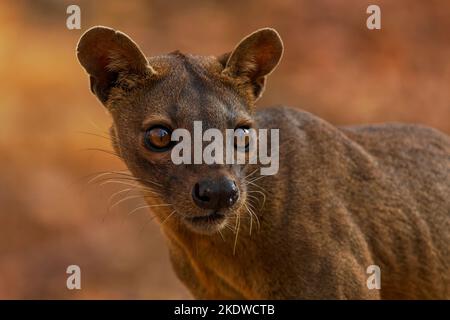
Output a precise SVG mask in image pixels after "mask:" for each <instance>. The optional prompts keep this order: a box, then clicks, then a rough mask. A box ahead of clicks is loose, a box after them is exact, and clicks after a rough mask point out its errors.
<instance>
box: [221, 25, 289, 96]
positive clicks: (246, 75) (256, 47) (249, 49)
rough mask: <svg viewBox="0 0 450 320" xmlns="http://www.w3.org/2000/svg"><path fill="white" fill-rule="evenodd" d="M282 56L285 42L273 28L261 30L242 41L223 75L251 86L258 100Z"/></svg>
mask: <svg viewBox="0 0 450 320" xmlns="http://www.w3.org/2000/svg"><path fill="white" fill-rule="evenodd" d="M282 55H283V41H282V40H281V37H280V35H279V34H278V32H277V31H276V30H275V29H272V28H264V29H260V30H257V31H255V32H253V33H252V34H250V35H248V36H247V37H245V38H244V39H242V40H241V42H240V43H239V44H238V45H237V46H236V48H235V49H234V50H233V51H232V52H231V54H229V56H228V60H227V62H226V64H225V69H224V70H223V73H224V74H227V75H229V76H231V77H234V78H237V79H240V80H242V81H244V82H246V83H248V84H249V85H251V86H252V91H253V94H254V96H255V99H257V98H259V97H260V96H261V94H262V92H263V90H264V85H265V80H266V76H267V75H269V74H270V73H271V72H272V71H273V70H274V69H275V67H276V66H277V65H278V63H279V62H280V60H281V56H282ZM225 56H226V55H224V56H223V57H225Z"/></svg>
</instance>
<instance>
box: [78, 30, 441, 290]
mask: <svg viewBox="0 0 450 320" xmlns="http://www.w3.org/2000/svg"><path fill="white" fill-rule="evenodd" d="M282 48H283V46H282V42H281V40H280V38H279V36H278V34H277V33H276V32H275V31H274V30H273V29H262V30H259V31H257V32H255V33H253V34H252V35H250V36H249V37H247V38H245V39H244V40H243V41H242V42H241V43H240V44H239V45H238V46H237V47H236V48H235V50H234V51H232V53H229V54H225V55H223V56H221V57H219V58H216V57H199V56H193V55H187V54H182V53H179V52H174V53H171V54H167V55H163V56H159V57H151V58H148V59H145V57H144V55H143V54H142V53H141V52H140V50H139V48H138V46H137V45H136V44H134V42H132V41H131V40H130V39H129V38H128V37H127V36H126V35H124V34H122V33H119V32H116V31H114V30H112V29H109V28H104V27H96V28H93V29H90V30H89V31H87V32H86V33H85V35H83V37H82V38H81V40H80V43H79V45H78V57H79V60H80V62H81V63H82V65H83V66H84V67H85V69H86V70H87V71H88V73H89V75H90V77H91V87H92V90H93V92H94V93H96V95H97V96H98V97H99V99H100V101H102V103H103V104H104V105H105V106H106V107H107V108H108V110H109V111H110V113H111V114H112V116H113V121H114V123H113V127H112V129H111V134H112V136H113V140H114V142H115V143H114V148H115V150H116V151H117V152H118V153H119V154H120V156H121V157H122V158H123V160H124V162H125V163H126V165H127V166H128V168H129V170H130V171H131V172H132V173H133V175H134V176H135V177H137V178H139V179H140V181H141V182H142V184H143V185H144V186H146V187H147V188H150V189H152V190H154V191H155V192H156V193H157V195H156V196H152V197H151V198H146V199H147V202H148V203H149V204H150V205H153V204H160V203H166V202H168V203H170V204H172V206H171V207H157V208H154V209H153V212H154V213H155V214H156V215H157V216H158V218H159V220H160V221H164V223H163V224H162V229H163V231H164V234H165V235H166V237H167V243H168V246H169V250H170V255H171V260H172V262H173V266H174V269H175V271H176V273H177V275H178V277H179V278H180V279H181V280H182V281H183V282H184V283H185V284H186V286H187V287H188V288H189V289H190V290H191V292H192V294H193V295H194V296H195V297H196V298H212V299H218V298H248V299H261V298H262V299H265V298H275V299H278V298H302V299H347V298H355V299H379V298H382V299H434V298H443V299H449V298H450V271H449V267H450V252H449V247H448V244H449V243H450V139H449V137H448V136H446V135H444V134H442V133H440V132H438V131H437V130H434V129H430V128H426V127H421V126H416V125H406V124H383V125H372V126H361V127H343V128H337V127H335V126H332V125H330V124H329V123H327V122H325V121H324V120H321V119H319V118H317V117H315V116H313V115H311V114H309V113H306V112H302V111H296V110H293V109H289V108H285V107H279V108H269V109H263V110H257V111H254V104H255V101H256V100H257V99H258V97H259V96H260V95H261V93H262V91H263V89H264V85H265V82H266V76H267V75H268V74H269V73H270V72H271V71H272V70H273V69H274V68H275V67H276V65H277V63H278V61H279V60H280V58H281V55H282ZM194 120H202V121H203V123H204V126H205V127H214V128H218V129H221V130H224V129H226V128H234V127H235V126H236V125H237V124H239V123H241V122H251V123H253V125H254V126H255V127H259V128H279V129H280V145H281V146H280V171H279V172H278V174H276V175H273V176H265V177H262V176H261V178H260V179H258V180H257V181H256V180H255V181H254V182H252V183H248V181H249V179H250V178H249V177H247V178H246V176H247V175H249V174H251V173H252V172H254V170H255V168H257V166H254V165H252V166H250V165H245V166H236V165H234V166H228V165H214V166H207V165H190V166H188V165H182V166H175V165H174V164H172V163H171V161H170V155H169V154H170V152H168V153H162V154H161V153H158V154H156V153H152V152H150V151H148V150H145V148H143V147H142V130H143V128H145V127H146V126H148V124H149V123H161V122H163V123H167V124H169V125H171V126H173V127H175V128H178V127H183V128H187V129H188V130H192V122H193V121H194ZM205 127H204V129H206V128H205ZM219 175H224V176H228V177H232V178H233V179H235V180H236V181H237V183H238V187H239V189H240V198H239V201H238V202H237V203H236V205H235V206H234V207H233V208H232V209H230V212H229V214H230V215H229V218H228V222H229V224H230V225H231V226H232V228H231V229H234V230H229V229H227V228H222V229H221V230H220V232H221V234H222V236H223V239H222V237H221V234H219V233H218V232H209V233H208V232H205V233H201V232H196V231H195V230H192V229H191V228H189V227H188V226H187V225H186V223H184V218H185V217H190V216H195V215H197V214H199V209H198V208H196V207H195V205H194V204H193V203H192V199H191V189H192V186H193V184H194V183H195V182H196V181H197V180H198V179H199V178H201V177H205V176H219ZM253 177H255V176H253ZM253 177H252V178H253ZM155 181H157V182H158V183H159V184H160V185H161V186H158V187H155V185H154V184H153V182H155ZM263 194H264V195H263ZM264 200H265V201H264ZM246 206H252V208H253V209H254V211H255V213H256V215H257V216H258V219H259V223H260V225H259V227H258V224H257V221H256V220H255V219H253V220H252V226H253V230H252V231H250V218H249V214H248V211H247V210H246ZM173 210H176V212H175V214H174V215H171V216H169V215H170V214H171V213H172V212H173ZM168 217H169V218H168ZM237 217H240V222H241V223H240V225H239V228H236V229H235V226H237V225H235V223H236V222H237ZM166 218H168V219H167V220H166ZM236 230H239V231H238V234H237V237H236V233H235V232H236ZM217 231H219V230H217ZM236 239H237V241H236ZM235 241H236V247H235V248H234V245H235ZM372 264H375V265H379V266H380V268H381V279H382V287H381V290H369V289H368V288H367V286H366V280H367V277H368V275H367V274H366V268H367V267H368V266H369V265H372Z"/></svg>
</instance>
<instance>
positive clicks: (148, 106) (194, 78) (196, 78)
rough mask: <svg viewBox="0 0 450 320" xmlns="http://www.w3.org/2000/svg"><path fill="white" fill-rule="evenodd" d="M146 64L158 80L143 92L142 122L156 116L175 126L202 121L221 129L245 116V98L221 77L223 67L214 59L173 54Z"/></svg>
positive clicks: (156, 58)
mask: <svg viewBox="0 0 450 320" xmlns="http://www.w3.org/2000/svg"><path fill="white" fill-rule="evenodd" d="M149 63H150V65H151V66H152V67H153V68H154V69H155V71H156V72H157V73H158V80H157V81H154V82H152V83H151V84H150V85H149V87H148V88H146V90H145V91H144V105H145V111H144V114H143V115H144V119H143V120H144V121H145V120H147V119H145V118H151V117H155V116H159V117H165V118H168V120H169V121H171V122H172V123H173V124H174V125H176V126H177V127H186V128H189V127H190V126H191V125H192V123H193V121H202V122H203V124H204V126H205V127H215V128H222V127H232V126H233V125H234V121H235V120H236V118H238V117H243V116H246V115H248V114H247V106H246V105H245V99H243V98H242V97H240V96H239V94H238V93H237V92H236V90H234V89H233V88H232V86H231V85H229V84H227V83H226V81H224V79H223V78H222V77H221V75H220V73H221V71H222V69H223V66H222V65H221V64H220V63H219V62H218V61H217V60H216V59H215V58H214V57H199V56H192V55H184V54H181V53H179V52H175V53H172V54H169V55H166V56H162V57H153V58H150V59H149Z"/></svg>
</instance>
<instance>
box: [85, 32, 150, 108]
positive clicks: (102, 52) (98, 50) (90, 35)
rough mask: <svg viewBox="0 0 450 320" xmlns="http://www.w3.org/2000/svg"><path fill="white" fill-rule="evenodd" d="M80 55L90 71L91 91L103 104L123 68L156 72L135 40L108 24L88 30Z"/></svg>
mask: <svg viewBox="0 0 450 320" xmlns="http://www.w3.org/2000/svg"><path fill="white" fill-rule="evenodd" d="M77 57H78V60H79V61H80V63H81V65H82V66H83V67H84V68H85V69H86V71H87V73H88V74H89V78H90V81H91V91H92V92H93V93H94V94H95V95H96V96H97V97H98V99H99V100H100V101H101V102H102V103H103V104H106V102H107V100H108V96H109V93H110V91H111V89H112V88H113V87H114V85H115V83H116V81H117V78H118V76H119V74H120V73H121V72H126V73H131V74H138V75H144V74H146V73H148V72H151V73H154V72H155V71H154V70H153V69H152V68H151V67H150V66H149V64H148V61H147V59H146V58H145V56H144V54H143V53H142V51H141V50H140V49H139V47H138V45H137V44H136V43H134V41H133V40H131V39H130V38H129V37H128V36H127V35H126V34H124V33H122V32H120V31H116V30H113V29H111V28H107V27H101V26H98V27H93V28H91V29H89V30H87V31H86V32H85V33H84V34H83V35H82V36H81V38H80V41H79V42H78V46H77Z"/></svg>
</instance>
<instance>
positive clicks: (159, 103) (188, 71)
mask: <svg viewBox="0 0 450 320" xmlns="http://www.w3.org/2000/svg"><path fill="white" fill-rule="evenodd" d="M282 52H283V44H282V41H281V39H280V37H279V35H278V33H277V32H276V31H275V30H273V29H261V30H258V31H256V32H254V33H252V34H251V35H249V36H247V37H246V38H244V39H243V40H242V41H241V42H240V43H239V44H238V45H237V46H236V48H235V49H234V50H233V51H231V52H230V53H227V54H224V55H222V56H220V57H214V56H194V55H190V54H183V53H180V52H173V53H169V54H167V55H161V56H155V57H150V58H146V57H145V56H144V54H143V53H142V52H141V50H140V49H139V47H138V46H137V45H136V44H135V43H134V42H133V41H132V40H131V39H130V38H129V37H128V36H126V35H125V34H123V33H121V32H119V31H115V30H113V29H110V28H106V27H94V28H92V29H90V30H88V31H87V32H86V33H85V34H84V35H83V36H82V37H81V39H80V41H79V43H78V48H77V55H78V59H79V61H80V63H81V64H82V65H83V67H84V68H85V69H86V71H87V72H88V74H89V78H90V84H91V90H92V92H93V93H94V94H95V95H96V96H97V98H98V99H99V100H100V101H101V103H102V104H103V105H104V106H105V107H106V108H107V109H108V111H109V112H110V114H111V115H112V118H113V125H112V127H111V135H112V140H113V147H114V149H115V151H116V152H117V153H118V154H119V155H120V156H121V157H122V158H123V159H124V161H125V163H126V165H127V167H128V168H129V170H130V171H131V172H132V173H133V175H134V176H136V177H137V178H139V180H140V181H141V183H142V184H144V185H145V186H146V187H148V188H151V189H153V190H155V192H156V195H155V197H158V198H159V201H162V202H165V203H170V204H171V205H172V206H173V210H175V212H176V214H175V217H174V219H180V220H181V221H183V223H185V224H186V226H187V227H189V228H190V229H191V230H194V231H197V232H201V233H211V232H215V231H217V230H220V228H222V227H224V226H225V225H226V223H227V222H228V220H229V219H231V218H230V217H231V216H233V214H238V213H239V212H240V211H242V208H243V207H244V204H245V202H246V201H247V198H248V197H247V188H246V183H245V176H246V175H248V174H249V173H250V172H248V171H249V170H247V169H248V168H247V167H246V165H236V164H234V165H227V164H213V165H207V164H190V165H189V164H181V165H176V164H174V163H173V161H172V158H171V150H172V148H173V147H174V142H173V141H171V134H172V132H173V131H174V130H175V129H179V128H183V129H186V130H187V131H189V132H190V133H192V136H193V131H194V121H201V122H202V129H203V131H204V130H206V129H209V128H216V129H218V130H220V131H222V132H223V133H224V136H225V130H226V129H235V130H236V131H237V132H236V133H237V136H239V134H243V135H245V133H246V132H247V130H248V129H249V128H253V127H254V126H255V123H254V122H253V119H252V111H253V108H254V103H255V101H256V100H257V99H258V98H259V97H260V96H261V94H262V92H263V90H264V85H265V81H266V77H267V75H268V74H269V73H271V72H272V70H273V69H274V68H275V67H276V66H277V64H278V62H279V60H280V58H281V56H282Z"/></svg>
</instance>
